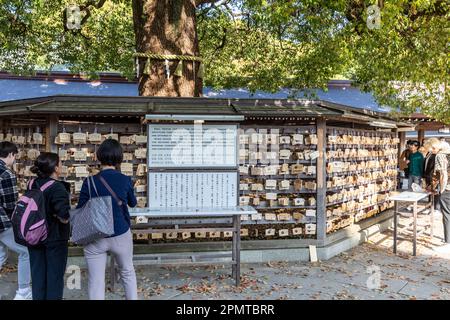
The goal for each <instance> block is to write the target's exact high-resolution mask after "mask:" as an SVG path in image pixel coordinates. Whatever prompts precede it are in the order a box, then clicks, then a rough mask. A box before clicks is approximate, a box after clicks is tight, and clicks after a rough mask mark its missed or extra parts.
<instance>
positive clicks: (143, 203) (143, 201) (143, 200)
mask: <svg viewBox="0 0 450 320" xmlns="http://www.w3.org/2000/svg"><path fill="white" fill-rule="evenodd" d="M136 200H137V207H138V208H145V207H147V197H136Z"/></svg>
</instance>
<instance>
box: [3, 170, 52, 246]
mask: <svg viewBox="0 0 450 320" xmlns="http://www.w3.org/2000/svg"><path fill="white" fill-rule="evenodd" d="M33 183H34V179H32V180H31V181H30V182H29V183H28V188H27V191H26V192H25V194H24V195H23V196H22V197H20V199H19V201H18V202H17V205H16V208H15V209H14V213H13V214H12V216H11V222H12V227H13V231H14V239H15V241H16V242H17V243H18V244H21V245H24V246H28V247H33V246H37V245H40V244H43V243H45V240H46V239H47V235H48V224H47V211H46V208H45V199H44V191H45V190H47V189H48V188H50V187H51V186H52V185H53V184H54V183H55V181H54V180H50V181H49V182H47V183H46V184H44V185H43V186H42V187H40V188H39V189H32V186H33Z"/></svg>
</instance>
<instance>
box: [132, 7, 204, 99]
mask: <svg viewBox="0 0 450 320" xmlns="http://www.w3.org/2000/svg"><path fill="white" fill-rule="evenodd" d="M195 9H196V6H195V0H133V22H134V30H135V36H136V51H137V52H142V53H154V54H165V55H167V54H175V55H190V56H199V46H198V37H197V29H196V11H195ZM146 61H147V59H146V58H139V95H141V96H164V97H198V96H200V95H201V94H202V87H203V83H202V79H201V78H199V77H198V71H199V66H200V64H199V62H195V63H194V62H192V61H184V63H183V75H182V76H180V77H178V76H175V75H174V72H175V69H176V68H177V66H178V63H179V61H178V60H169V66H170V68H169V69H170V76H169V77H167V75H166V67H165V62H164V61H162V60H155V59H152V60H151V69H150V74H143V71H144V66H145V63H146ZM194 66H195V70H194ZM194 71H195V72H194ZM194 75H195V77H194Z"/></svg>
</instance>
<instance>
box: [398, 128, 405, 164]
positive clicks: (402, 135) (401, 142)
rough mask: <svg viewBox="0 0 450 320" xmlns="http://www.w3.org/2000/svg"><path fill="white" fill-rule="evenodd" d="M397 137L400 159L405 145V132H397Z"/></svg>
mask: <svg viewBox="0 0 450 320" xmlns="http://www.w3.org/2000/svg"><path fill="white" fill-rule="evenodd" d="M398 138H399V139H400V144H399V146H398V159H399V160H400V156H401V154H402V152H403V150H405V147H406V132H399V133H398Z"/></svg>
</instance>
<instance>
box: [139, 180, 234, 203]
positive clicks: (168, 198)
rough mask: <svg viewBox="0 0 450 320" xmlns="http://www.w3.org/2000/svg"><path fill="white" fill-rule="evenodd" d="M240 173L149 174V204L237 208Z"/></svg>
mask: <svg viewBox="0 0 450 320" xmlns="http://www.w3.org/2000/svg"><path fill="white" fill-rule="evenodd" d="M237 181H238V177H237V172H150V173H149V181H148V186H149V190H148V194H149V205H150V208H152V209H158V208H229V207H236V205H237V183H238V182H237Z"/></svg>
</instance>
